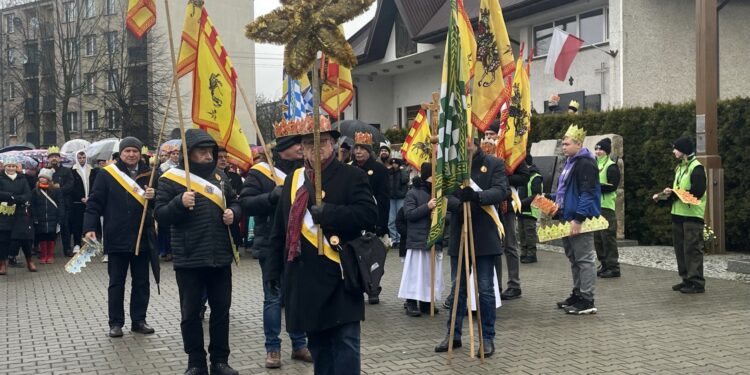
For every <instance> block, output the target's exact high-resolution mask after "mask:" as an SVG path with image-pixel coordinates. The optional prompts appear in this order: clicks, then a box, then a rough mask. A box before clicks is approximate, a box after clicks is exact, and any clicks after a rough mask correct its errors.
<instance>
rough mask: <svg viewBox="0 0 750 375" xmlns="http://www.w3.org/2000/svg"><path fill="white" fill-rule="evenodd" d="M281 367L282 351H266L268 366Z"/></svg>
mask: <svg viewBox="0 0 750 375" xmlns="http://www.w3.org/2000/svg"><path fill="white" fill-rule="evenodd" d="M279 367H281V352H268V353H266V368H279Z"/></svg>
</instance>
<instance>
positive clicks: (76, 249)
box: [73, 245, 81, 254]
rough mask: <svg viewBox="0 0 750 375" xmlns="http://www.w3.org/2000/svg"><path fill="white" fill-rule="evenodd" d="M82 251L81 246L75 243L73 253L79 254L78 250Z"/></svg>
mask: <svg viewBox="0 0 750 375" xmlns="http://www.w3.org/2000/svg"><path fill="white" fill-rule="evenodd" d="M79 251H81V247H80V246H78V245H75V246H74V247H73V254H78V252H79Z"/></svg>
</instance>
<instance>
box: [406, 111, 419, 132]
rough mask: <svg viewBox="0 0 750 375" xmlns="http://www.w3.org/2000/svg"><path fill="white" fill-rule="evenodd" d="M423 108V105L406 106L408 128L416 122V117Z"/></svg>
mask: <svg viewBox="0 0 750 375" xmlns="http://www.w3.org/2000/svg"><path fill="white" fill-rule="evenodd" d="M420 110H422V106H421V105H413V106H411V107H406V128H407V129H411V125H412V123H414V119H415V118H417V115H418V114H419V111H420Z"/></svg>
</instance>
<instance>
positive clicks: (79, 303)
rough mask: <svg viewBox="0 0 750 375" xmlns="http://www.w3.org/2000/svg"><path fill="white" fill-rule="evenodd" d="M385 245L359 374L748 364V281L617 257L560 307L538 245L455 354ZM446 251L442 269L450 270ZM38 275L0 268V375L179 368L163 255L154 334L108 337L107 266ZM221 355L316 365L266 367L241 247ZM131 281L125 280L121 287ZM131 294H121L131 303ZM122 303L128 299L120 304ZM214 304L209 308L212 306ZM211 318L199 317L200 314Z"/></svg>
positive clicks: (676, 370) (555, 274) (251, 365)
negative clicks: (450, 356)
mask: <svg viewBox="0 0 750 375" xmlns="http://www.w3.org/2000/svg"><path fill="white" fill-rule="evenodd" d="M396 254H397V253H396V252H395V251H392V252H390V254H389V258H388V261H387V268H386V277H385V279H384V282H383V294H382V295H381V304H380V305H375V306H367V320H366V321H365V322H364V323H363V325H362V370H363V373H366V374H387V375H396V374H431V375H437V374H605V373H606V374H693V373H695V374H750V285H748V284H745V283H741V282H737V281H726V280H717V279H710V278H709V279H708V281H707V284H706V293H705V294H703V295H683V294H680V293H677V292H673V291H672V290H671V289H670V286H671V285H672V284H674V283H676V282H677V281H679V280H678V278H677V275H676V273H675V272H670V271H664V270H658V269H653V268H645V267H635V266H628V265H623V266H622V273H623V277H622V278H620V279H609V280H599V282H598V283H597V291H596V305H597V307H598V308H599V313H598V314H597V315H593V316H566V315H565V314H564V313H562V311H560V310H558V309H557V308H556V307H555V301H557V300H560V299H562V298H564V297H566V296H567V295H568V293H569V292H570V284H571V281H570V269H569V267H568V263H567V260H566V259H565V258H564V257H563V255H561V254H557V253H552V252H543V251H542V252H540V254H539V259H540V262H539V263H537V264H531V265H526V264H524V265H522V269H521V272H522V273H521V280H522V287H523V298H521V299H519V300H514V301H509V302H507V303H506V304H505V305H504V306H503V307H502V308H500V309H499V310H498V322H497V337H496V340H495V345H496V349H497V351H496V354H495V356H493V357H491V358H488V359H487V360H486V361H485V363H484V364H482V363H480V361H479V360H478V359H469V358H468V353H469V352H468V329H467V327H465V328H464V330H465V337H466V338H465V339H464V348H461V349H458V350H456V353H455V357H454V360H453V363H452V364H450V365H449V364H448V363H447V357H446V355H445V354H440V355H438V354H436V353H434V352H433V347H434V346H435V344H437V343H438V342H439V341H440V340H441V339H442V337H443V335H444V333H445V319H446V312H445V311H441V313H440V314H439V315H437V316H436V317H434V318H430V317H428V316H422V317H420V318H412V317H407V316H406V315H405V314H404V313H403V308H402V301H400V300H398V299H397V298H396V294H397V289H398V285H399V280H400V277H401V263H400V262H399V259H398V257H397V256H396ZM447 264H448V262H447V261H445V262H444V266H446V267H445V268H444V270H443V271H444V272H445V273H446V276H447V272H448V268H447ZM39 268H40V272H37V273H35V274H32V273H29V272H27V271H26V270H25V269H20V268H12V269H10V270H9V274H8V275H7V276H2V277H0V299H1V300H2V301H3V303H2V305H1V306H2V308H1V310H0V316H2V318H3V319H4V325H3V326H2V334H0V362H2V363H3V364H4V365H3V366H1V367H0V374H14V375H22V374H81V373H85V374H181V373H182V372H183V371H184V370H185V368H186V363H187V358H186V355H185V354H184V353H183V350H182V340H181V337H180V311H179V304H178V297H177V285H176V283H175V279H174V272H173V271H172V269H171V264H168V263H167V264H163V270H162V282H161V295H157V294H156V286H155V285H153V284H152V288H151V290H152V294H151V303H150V306H149V314H148V322H149V323H150V324H151V326H153V327H154V328H155V329H156V334H154V335H150V336H143V335H138V334H132V333H130V331H129V325H130V321H129V318H128V319H126V326H125V327H124V328H125V336H124V337H123V338H118V339H111V338H109V337H107V331H108V326H107V301H106V296H107V270H106V265H105V264H102V263H100V262H99V260H98V259H96V260H95V262H94V263H93V264H90V265H89V267H87V268H85V269H84V271H83V272H82V273H81V274H78V275H69V274H67V273H65V271H64V270H63V259H57V263H56V264H54V265H40V266H39ZM233 284H234V288H233V293H232V297H233V304H232V311H231V326H230V340H231V349H232V354H231V357H230V361H229V362H230V364H231V365H232V366H233V367H234V368H235V369H237V370H239V371H240V373H241V374H263V373H268V374H312V366H311V365H308V364H304V363H299V362H292V361H291V360H290V359H289V356H290V346H289V340H288V337H283V343H282V346H283V349H282V361H283V363H284V365H283V367H282V369H281V370H266V369H265V368H264V367H263V363H264V359H265V349H264V347H263V329H262V324H261V306H262V301H263V293H262V289H261V276H260V268H259V267H258V264H257V261H255V260H253V259H251V258H249V257H245V258H243V262H242V264H241V266H240V267H235V268H234V279H233ZM126 294H129V291H128V292H127V293H126ZM126 306H127V305H126ZM126 314H127V307H126ZM209 314H210V312H209ZM204 326H205V328H206V330H207V329H208V323H207V322H206V323H205V324H204Z"/></svg>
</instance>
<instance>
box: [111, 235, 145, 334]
mask: <svg viewBox="0 0 750 375" xmlns="http://www.w3.org/2000/svg"><path fill="white" fill-rule="evenodd" d="M148 266H149V254H148V249H142V251H141V252H140V254H139V255H138V256H135V253H110V254H109V263H107V272H108V273H109V326H110V327H112V326H118V327H122V326H123V325H125V307H124V306H123V305H124V304H125V279H126V278H127V274H128V268H130V278H131V279H132V284H131V288H130V320H131V321H132V322H133V323H136V322H141V321H144V320H146V310H147V309H148V299H149V293H150V290H149V276H148V272H149V271H148Z"/></svg>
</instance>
